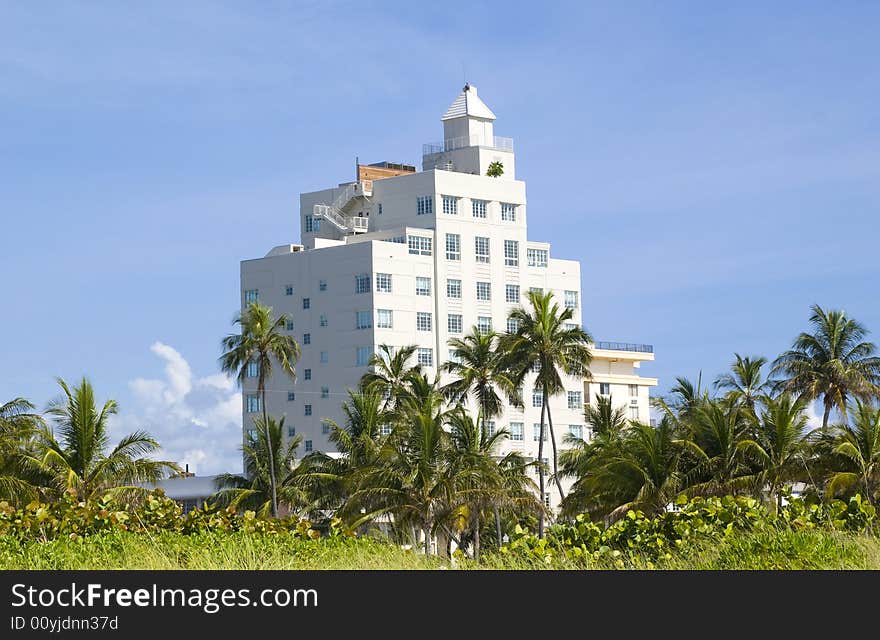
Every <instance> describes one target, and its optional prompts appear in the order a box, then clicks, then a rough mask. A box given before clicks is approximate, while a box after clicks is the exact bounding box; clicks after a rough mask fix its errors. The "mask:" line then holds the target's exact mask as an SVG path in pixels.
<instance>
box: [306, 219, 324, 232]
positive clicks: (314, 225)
mask: <svg viewBox="0 0 880 640" xmlns="http://www.w3.org/2000/svg"><path fill="white" fill-rule="evenodd" d="M320 230H321V219H320V218H315V217H314V216H306V233H317V232H318V231H320Z"/></svg>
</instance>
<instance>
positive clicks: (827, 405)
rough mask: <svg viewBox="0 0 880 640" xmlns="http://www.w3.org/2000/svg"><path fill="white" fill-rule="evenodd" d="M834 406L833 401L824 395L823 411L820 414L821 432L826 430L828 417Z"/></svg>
mask: <svg viewBox="0 0 880 640" xmlns="http://www.w3.org/2000/svg"><path fill="white" fill-rule="evenodd" d="M833 406H834V403H833V401H832V400H831V398H830V397H828V396H827V395H826V396H825V413H824V414H823V415H822V433H825V432H826V431H828V417H829V416H830V415H831V409H832V407H833Z"/></svg>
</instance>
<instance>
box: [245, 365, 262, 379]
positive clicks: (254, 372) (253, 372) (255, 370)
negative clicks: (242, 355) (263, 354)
mask: <svg viewBox="0 0 880 640" xmlns="http://www.w3.org/2000/svg"><path fill="white" fill-rule="evenodd" d="M246 375H247V377H248V378H256V377H258V376H259V375H260V365H258V364H257V363H256V362H248V366H247V373H246Z"/></svg>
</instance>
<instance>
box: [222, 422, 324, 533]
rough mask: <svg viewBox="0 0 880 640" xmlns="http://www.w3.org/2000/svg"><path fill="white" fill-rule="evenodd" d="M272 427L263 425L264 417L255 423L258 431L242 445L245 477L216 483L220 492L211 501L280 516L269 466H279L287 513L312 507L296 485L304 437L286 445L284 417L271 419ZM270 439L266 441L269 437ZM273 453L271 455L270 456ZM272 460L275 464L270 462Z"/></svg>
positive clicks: (227, 476)
mask: <svg viewBox="0 0 880 640" xmlns="http://www.w3.org/2000/svg"><path fill="white" fill-rule="evenodd" d="M268 420H269V424H268V425H263V424H260V421H261V418H257V419H256V420H254V426H256V427H257V428H256V429H254V430H253V431H249V432H248V435H247V437H246V440H245V443H244V444H243V445H242V452H243V453H244V463H245V473H244V475H239V474H232V473H223V474H220V475H219V476H217V478H216V479H215V480H214V483H215V486H216V488H217V492H216V493H214V495H212V496H211V501H212V502H215V503H216V504H218V505H219V506H223V507H226V506H231V507H233V508H235V509H240V510H245V509H247V510H250V511H254V512H256V513H257V515H258V516H260V517H261V518H266V517H268V516H269V515H272V516H273V517H277V515H278V514H277V512H276V511H274V505H273V501H272V480H271V478H272V476H273V474H272V473H270V472H269V465H270V464H274V465H275V470H274V471H275V472H274V476H275V478H280V479H281V480H280V482H279V483H278V493H277V498H278V504H279V505H281V506H283V507H284V508H285V510H287V511H295V510H298V509H302V508H305V507H306V506H308V505H309V504H310V500H309V497H308V496H307V494H306V492H305V491H304V490H303V489H302V488H301V487H300V486H299V484H298V483H297V482H296V472H297V466H296V450H297V449H298V448H299V445H300V444H301V443H302V436H299V435H297V436H295V437H293V438H291V439H290V440H288V442H287V446H285V445H284V418H281V419H280V420H275V418H272V417H271V416H270V417H269V419H268ZM267 433H268V434H269V440H266V434H267ZM270 450H271V452H272V453H271V455H270ZM270 461H271V462H270Z"/></svg>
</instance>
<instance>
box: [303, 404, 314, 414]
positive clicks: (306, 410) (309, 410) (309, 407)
mask: <svg viewBox="0 0 880 640" xmlns="http://www.w3.org/2000/svg"><path fill="white" fill-rule="evenodd" d="M303 415H306V416H310V415H312V405H310V404H306V405H303Z"/></svg>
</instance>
